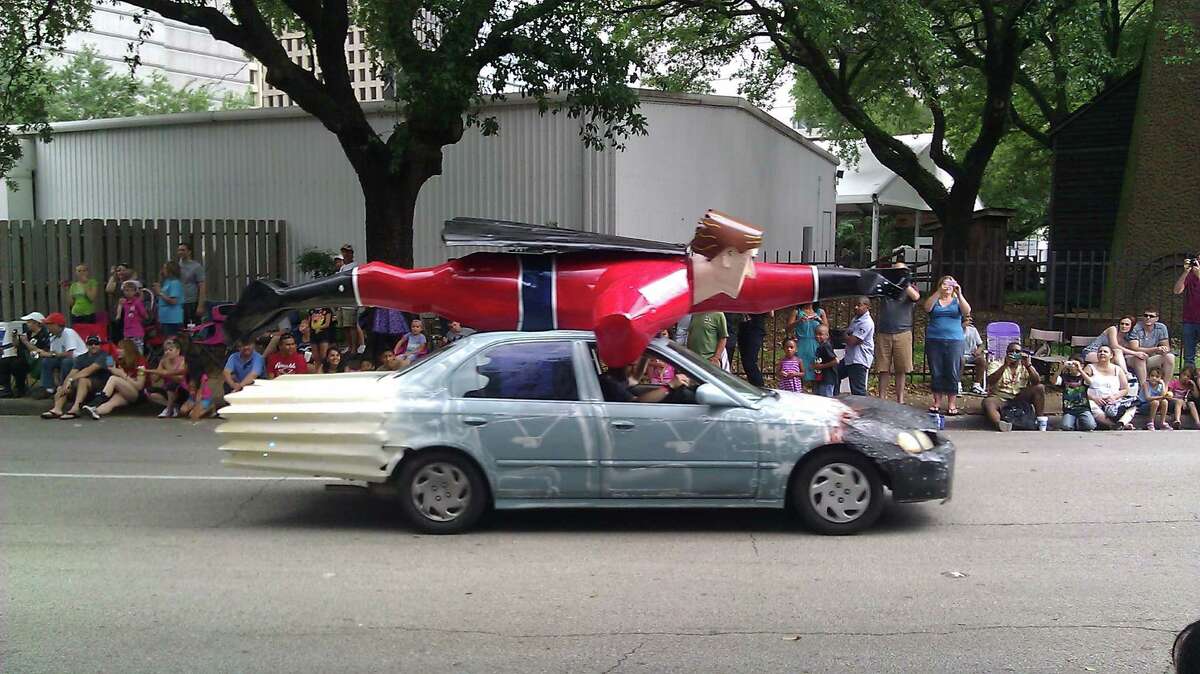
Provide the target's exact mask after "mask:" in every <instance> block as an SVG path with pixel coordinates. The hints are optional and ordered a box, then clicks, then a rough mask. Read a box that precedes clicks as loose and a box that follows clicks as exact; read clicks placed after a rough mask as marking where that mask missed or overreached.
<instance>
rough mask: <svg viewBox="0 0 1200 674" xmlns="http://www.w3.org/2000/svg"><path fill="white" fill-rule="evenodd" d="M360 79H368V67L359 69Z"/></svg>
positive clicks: (364, 80) (363, 80)
mask: <svg viewBox="0 0 1200 674" xmlns="http://www.w3.org/2000/svg"><path fill="white" fill-rule="evenodd" d="M358 81H359V82H366V81H367V69H366V68H359V69H358Z"/></svg>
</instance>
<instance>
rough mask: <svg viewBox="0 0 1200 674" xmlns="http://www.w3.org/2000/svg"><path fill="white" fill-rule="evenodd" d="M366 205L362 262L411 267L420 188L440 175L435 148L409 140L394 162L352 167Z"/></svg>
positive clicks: (439, 155)
mask: <svg viewBox="0 0 1200 674" xmlns="http://www.w3.org/2000/svg"><path fill="white" fill-rule="evenodd" d="M355 169H356V172H357V174H358V181H359V185H360V186H361V187H362V191H363V198H364V202H365V206H366V237H367V253H366V260H368V261H373V260H379V261H382V262H388V263H390V264H394V265H398V266H401V267H405V268H410V269H411V268H412V266H413V232H414V229H413V219H414V217H415V215H416V210H417V197H418V196H420V193H421V188H422V187H424V186H425V183H426V182H427V181H428V180H429V179H430V178H432V177H433V176H435V175H439V174H441V172H442V149H441V146H439V145H429V144H422V143H419V142H416V141H413V142H412V143H411V144H410V145H409V147H408V148H407V149H406V150H405V151H404V152H403V156H402V157H400V158H399V159H398V160H397V161H393V160H392V159H390V158H387V159H380V160H376V161H373V162H368V163H366V165H363V166H359V165H355Z"/></svg>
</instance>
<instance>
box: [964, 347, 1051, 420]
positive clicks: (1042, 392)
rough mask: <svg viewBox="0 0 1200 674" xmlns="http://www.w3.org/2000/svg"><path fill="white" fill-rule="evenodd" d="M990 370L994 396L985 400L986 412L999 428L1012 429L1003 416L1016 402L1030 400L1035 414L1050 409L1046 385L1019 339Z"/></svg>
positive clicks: (984, 408) (989, 381)
mask: <svg viewBox="0 0 1200 674" xmlns="http://www.w3.org/2000/svg"><path fill="white" fill-rule="evenodd" d="M956 360H957V359H956ZM989 370H990V371H989V372H988V378H987V383H988V391H990V392H991V395H990V396H989V397H987V398H985V399H984V401H983V411H984V413H985V414H986V415H987V418H988V420H989V421H991V422H992V425H993V426H995V427H996V430H1000V431H1011V430H1012V424H1010V423H1009V422H1007V421H1004V420H1003V419H1002V418H1001V417H1002V413H1003V411H1004V409H1005V408H1006V407H1010V406H1012V405H1018V404H1021V403H1029V404H1031V405H1033V412H1034V414H1035V415H1036V416H1039V417H1040V416H1042V414H1043V413H1044V411H1045V409H1046V388H1045V387H1044V386H1042V384H1041V382H1040V381H1039V379H1040V375H1038V373H1037V370H1035V369H1033V361H1032V360H1031V359H1030V357H1029V354H1027V353H1024V352H1023V351H1022V350H1021V344H1020V343H1019V342H1012V343H1010V344H1009V345H1008V350H1007V351H1006V352H1005V354H1004V360H1003V361H997V362H995V363H992V364H991V366H990V368H989Z"/></svg>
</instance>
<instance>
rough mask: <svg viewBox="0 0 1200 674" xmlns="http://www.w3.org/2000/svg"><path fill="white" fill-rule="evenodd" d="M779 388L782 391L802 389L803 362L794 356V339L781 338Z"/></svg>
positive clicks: (798, 390)
mask: <svg viewBox="0 0 1200 674" xmlns="http://www.w3.org/2000/svg"><path fill="white" fill-rule="evenodd" d="M779 388H780V389H782V390H784V391H794V392H800V391H803V390H804V363H802V362H800V358H799V357H797V356H796V340H794V339H785V340H783V358H780V359H779Z"/></svg>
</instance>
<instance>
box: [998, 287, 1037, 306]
mask: <svg viewBox="0 0 1200 674" xmlns="http://www.w3.org/2000/svg"><path fill="white" fill-rule="evenodd" d="M1004 303H1005V304H1006V305H1013V304H1022V305H1026V306H1038V307H1044V306H1046V291H1045V290H1006V291H1004Z"/></svg>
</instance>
